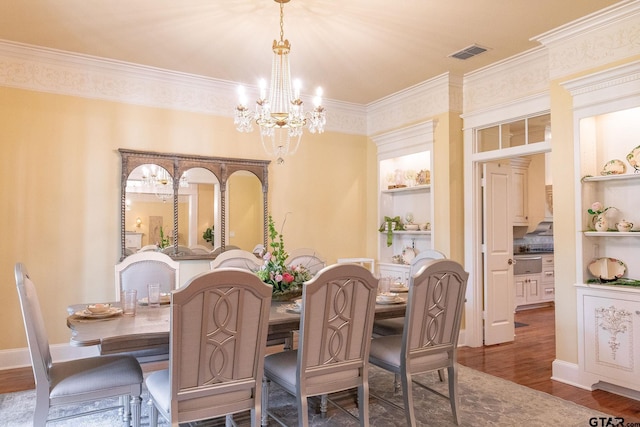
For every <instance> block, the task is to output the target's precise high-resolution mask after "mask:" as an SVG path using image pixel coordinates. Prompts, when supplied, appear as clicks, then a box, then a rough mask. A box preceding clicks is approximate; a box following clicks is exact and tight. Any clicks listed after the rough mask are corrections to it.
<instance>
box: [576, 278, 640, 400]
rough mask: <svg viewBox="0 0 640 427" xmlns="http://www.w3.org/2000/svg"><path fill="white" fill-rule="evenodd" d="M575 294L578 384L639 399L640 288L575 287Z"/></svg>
mask: <svg viewBox="0 0 640 427" xmlns="http://www.w3.org/2000/svg"><path fill="white" fill-rule="evenodd" d="M577 291H578V292H577V294H578V301H577V302H578V365H579V367H580V376H581V381H582V382H583V384H584V385H585V386H586V387H590V388H591V389H595V388H599V389H602V390H607V391H611V392H614V393H617V394H622V392H624V390H622V389H629V390H630V391H628V392H627V394H632V395H633V394H636V395H638V397H640V289H638V288H632V287H626V286H603V285H577ZM614 389H615V390H618V391H613V390H614ZM625 395H626V394H625Z"/></svg>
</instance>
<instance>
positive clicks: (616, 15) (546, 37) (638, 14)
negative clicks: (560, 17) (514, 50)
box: [532, 0, 640, 80]
mask: <svg viewBox="0 0 640 427" xmlns="http://www.w3.org/2000/svg"><path fill="white" fill-rule="evenodd" d="M532 40H536V41H539V42H540V43H542V44H543V45H545V46H547V48H548V49H549V73H550V78H551V79H552V80H554V79H557V78H560V77H563V76H569V75H571V74H575V73H579V72H581V71H585V70H589V69H593V68H596V67H599V66H602V65H606V64H609V63H611V62H614V61H617V60H622V59H625V58H629V57H631V56H634V55H639V54H640V2H639V1H638V0H627V1H622V2H620V3H617V4H615V5H613V6H610V7H608V8H605V9H603V10H601V11H598V12H595V13H593V14H591V15H587V16H585V17H583V18H581V19H578V20H576V21H574V22H571V23H569V24H566V25H563V26H561V27H558V28H556V29H554V30H551V31H549V32H547V33H544V34H541V35H539V36H537V37H534V38H532Z"/></svg>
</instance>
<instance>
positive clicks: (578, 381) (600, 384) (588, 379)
mask: <svg viewBox="0 0 640 427" xmlns="http://www.w3.org/2000/svg"><path fill="white" fill-rule="evenodd" d="M551 379H552V380H555V381H559V382H561V383H565V384H569V385H572V386H574V387H578V388H581V389H584V390H589V391H593V390H603V391H607V392H609V393H613V394H617V395H620V396H624V397H628V398H629V399H634V400H639V401H640V391H637V390H633V389H630V388H627V387H623V386H619V385H615V384H611V383H608V382H606V381H602V380H596V379H595V377H594V376H593V375H589V374H587V373H583V372H582V370H581V369H580V366H578V365H577V364H576V363H569V362H565V361H563V360H558V359H556V360H554V361H553V364H552V375H551ZM594 381H595V382H594Z"/></svg>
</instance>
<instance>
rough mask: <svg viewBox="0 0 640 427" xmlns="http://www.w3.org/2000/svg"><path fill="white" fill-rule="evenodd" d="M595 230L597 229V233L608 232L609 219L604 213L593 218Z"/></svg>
mask: <svg viewBox="0 0 640 427" xmlns="http://www.w3.org/2000/svg"><path fill="white" fill-rule="evenodd" d="M593 228H595V230H596V231H607V230H608V229H609V224H607V218H606V217H605V216H604V214H603V213H601V214H598V215H595V216H594V217H593Z"/></svg>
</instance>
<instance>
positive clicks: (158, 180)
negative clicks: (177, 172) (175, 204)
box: [142, 165, 189, 202]
mask: <svg viewBox="0 0 640 427" xmlns="http://www.w3.org/2000/svg"><path fill="white" fill-rule="evenodd" d="M179 187H180V188H186V187H189V180H188V178H187V173H186V172H185V173H183V174H182V176H181V177H180V181H179ZM142 190H143V191H144V192H146V193H151V194H155V195H156V197H157V198H158V199H160V200H162V202H166V201H167V200H169V199H173V178H171V175H169V173H168V172H167V171H166V170H165V169H164V168H161V167H157V166H156V165H151V167H149V168H148V167H146V166H145V167H143V168H142Z"/></svg>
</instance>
